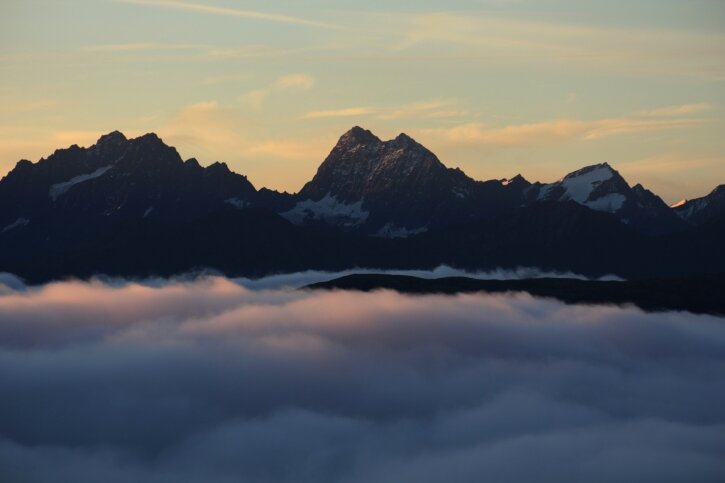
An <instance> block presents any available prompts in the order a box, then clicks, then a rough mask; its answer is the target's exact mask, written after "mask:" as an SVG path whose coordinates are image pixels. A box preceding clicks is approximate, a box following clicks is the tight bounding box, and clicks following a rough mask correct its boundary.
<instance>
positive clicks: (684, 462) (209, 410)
mask: <svg viewBox="0 0 725 483" xmlns="http://www.w3.org/2000/svg"><path fill="white" fill-rule="evenodd" d="M14 284H15V282H14ZM722 374H725V320H724V319H722V318H716V317H710V316H695V315H692V314H687V313H660V314H645V313H642V312H641V311H639V310H636V309H632V308H617V307H605V306H600V307H587V306H566V305H563V304H561V303H558V302H555V301H551V300H544V299H537V298H533V297H530V296H527V295H522V294H512V295H501V296H488V295H483V294H467V295H459V296H453V297H451V296H405V295H401V294H397V293H393V292H386V291H382V292H374V293H356V292H317V291H304V290H302V291H300V290H289V289H272V290H252V289H249V288H245V287H244V286H242V285H240V284H239V283H235V282H234V281H232V280H228V279H225V278H221V277H209V278H204V279H198V280H194V281H168V282H167V283H161V282H159V281H156V282H155V283H148V284H139V283H121V282H118V281H115V282H113V283H104V282H100V281H93V282H87V283H86V282H59V283H54V284H49V285H45V286H40V287H27V288H22V287H19V286H17V284H15V286H14V287H7V286H6V288H4V289H3V290H2V291H0V387H1V388H2V397H1V398H0V481H3V482H5V481H7V482H45V481H61V482H79V483H83V482H96V481H104V482H128V481H139V482H154V483H156V482H163V483H166V482H187V481H188V482H195V481H205V482H231V481H234V482H238V481H250V482H252V481H254V482H260V481H261V482H264V481H290V482H292V481H294V482H299V481H303V482H304V481H309V482H320V481H343V482H363V481H365V482H367V481H396V482H397V481H415V482H438V481H456V482H458V481H462V482H468V481H470V482H478V481H499V482H518V481H521V482H530V481H551V482H565V481H601V482H611V481H632V482H647V481H652V482H658V483H660V482H679V481H713V482H714V481H722V480H723V478H724V477H725V461H724V460H723V458H722V455H723V454H724V452H725V409H723V408H725V385H723V384H722Z"/></svg>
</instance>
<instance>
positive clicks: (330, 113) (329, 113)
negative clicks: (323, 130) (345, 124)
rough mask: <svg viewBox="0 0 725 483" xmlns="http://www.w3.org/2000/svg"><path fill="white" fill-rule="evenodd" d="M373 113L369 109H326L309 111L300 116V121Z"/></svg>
mask: <svg viewBox="0 0 725 483" xmlns="http://www.w3.org/2000/svg"><path fill="white" fill-rule="evenodd" d="M373 112H375V111H374V110H373V109H371V108H369V107H345V108H342V109H326V110H322V111H311V112H308V113H307V114H305V115H303V116H302V119H325V118H330V117H360V116H367V115H369V114H372V113H373Z"/></svg>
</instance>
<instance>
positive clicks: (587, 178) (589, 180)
mask: <svg viewBox="0 0 725 483" xmlns="http://www.w3.org/2000/svg"><path fill="white" fill-rule="evenodd" d="M613 175H614V173H612V170H611V168H609V167H608V166H606V165H600V166H597V167H596V168H594V169H591V170H582V171H576V172H574V173H572V174H570V175H568V176H567V177H566V178H564V180H563V181H562V182H561V185H562V186H563V187H564V189H565V190H566V195H565V196H568V197H569V199H570V200H572V201H576V202H577V203H579V204H584V203H585V202H586V201H587V200H588V199H589V197H590V196H591V194H592V191H594V188H596V187H597V185H599V184H600V183H602V182H603V181H607V180H608V179H611V178H612V176H613Z"/></svg>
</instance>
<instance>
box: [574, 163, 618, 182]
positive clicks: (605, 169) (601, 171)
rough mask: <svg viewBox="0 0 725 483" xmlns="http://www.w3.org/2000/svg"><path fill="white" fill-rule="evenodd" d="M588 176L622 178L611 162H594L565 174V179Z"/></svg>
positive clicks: (602, 178)
mask: <svg viewBox="0 0 725 483" xmlns="http://www.w3.org/2000/svg"><path fill="white" fill-rule="evenodd" d="M585 175H586V176H588V177H592V178H596V179H601V180H607V179H609V178H611V177H613V176H618V177H620V178H621V175H620V174H619V172H618V171H617V170H616V169H614V168H613V167H612V166H611V165H610V164H609V163H599V164H592V165H590V166H584V167H583V168H579V169H577V170H576V171H572V172H571V173H569V174H567V175H566V176H564V179H571V178H578V177H582V176H585Z"/></svg>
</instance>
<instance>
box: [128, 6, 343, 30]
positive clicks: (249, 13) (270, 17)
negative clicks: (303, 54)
mask: <svg viewBox="0 0 725 483" xmlns="http://www.w3.org/2000/svg"><path fill="white" fill-rule="evenodd" d="M119 1H120V2H122V3H129V4H133V5H144V6H149V7H164V8H173V9H177V10H186V11H190V12H198V13H205V14H211V15H221V16H225V17H240V18H249V19H253V20H263V21H267V22H277V23H287V24H295V25H306V26H309V27H321V28H335V27H334V26H333V25H330V24H326V23H323V22H316V21H314V20H308V19H304V18H300V17H294V16H290V15H280V14H275V13H268V12H259V11H255V10H240V9H237V8H229V7H219V6H215V5H206V4H201V3H192V2H183V1H178V0H119Z"/></svg>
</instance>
